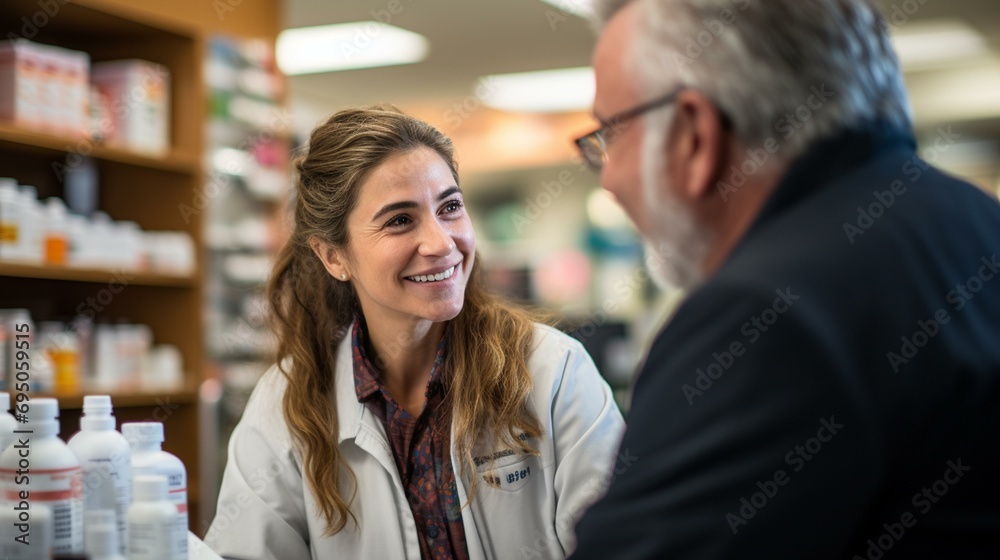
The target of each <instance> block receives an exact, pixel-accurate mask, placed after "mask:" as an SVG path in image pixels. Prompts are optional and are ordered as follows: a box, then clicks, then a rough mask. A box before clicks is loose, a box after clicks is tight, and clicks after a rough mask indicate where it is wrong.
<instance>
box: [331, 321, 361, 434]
mask: <svg viewBox="0 0 1000 560" xmlns="http://www.w3.org/2000/svg"><path fill="white" fill-rule="evenodd" d="M353 328H354V324H353V323H352V324H351V325H350V326H349V327H348V328H347V331H346V332H347V335H346V336H344V338H342V339H341V340H340V343H339V347H338V348H337V367H336V370H335V371H334V373H333V384H334V389H335V391H334V392H335V395H334V398H335V399H336V400H335V401H334V406H335V407H336V409H337V427H338V429H339V431H340V433H339V434H338V438H337V443H338V444H341V443H343V442H344V441H345V440H348V439H356V438H357V437H358V434H359V433H360V432H361V417H362V415H363V414H364V411H365V405H364V403H360V402H358V396H357V392H356V391H355V389H354V363H353V362H352V357H351V335H350V333H351V331H352V329H353Z"/></svg>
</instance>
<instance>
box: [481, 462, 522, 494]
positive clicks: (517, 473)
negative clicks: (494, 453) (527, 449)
mask: <svg viewBox="0 0 1000 560" xmlns="http://www.w3.org/2000/svg"><path fill="white" fill-rule="evenodd" d="M530 476H531V464H530V461H528V460H527V459H525V460H524V461H521V462H519V463H514V464H513V465H508V466H506V467H499V468H496V469H493V470H491V471H487V472H485V473H483V474H482V477H483V480H484V481H486V484H489V485H490V486H492V487H493V488H497V489H499V490H506V491H507V492H515V491H517V490H520V489H521V488H523V487H524V485H525V484H527V483H528V477H530Z"/></svg>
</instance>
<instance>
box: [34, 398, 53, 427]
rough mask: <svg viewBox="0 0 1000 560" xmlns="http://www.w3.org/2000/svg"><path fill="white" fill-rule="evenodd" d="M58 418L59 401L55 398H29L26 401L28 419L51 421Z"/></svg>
mask: <svg viewBox="0 0 1000 560" xmlns="http://www.w3.org/2000/svg"><path fill="white" fill-rule="evenodd" d="M56 418H59V401H57V400H56V399H45V398H38V399H31V400H29V401H28V421H29V422H35V421H42V422H44V421H47V420H48V421H53V420H55V419H56Z"/></svg>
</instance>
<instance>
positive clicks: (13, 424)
mask: <svg viewBox="0 0 1000 560" xmlns="http://www.w3.org/2000/svg"><path fill="white" fill-rule="evenodd" d="M8 410H10V393H0V453H3V452H4V450H6V449H7V447H8V446H9V445H10V444H12V443H14V439H15V438H14V430H16V429H17V428H18V426H17V420H14V417H13V416H11V415H10V412H7V411H8Z"/></svg>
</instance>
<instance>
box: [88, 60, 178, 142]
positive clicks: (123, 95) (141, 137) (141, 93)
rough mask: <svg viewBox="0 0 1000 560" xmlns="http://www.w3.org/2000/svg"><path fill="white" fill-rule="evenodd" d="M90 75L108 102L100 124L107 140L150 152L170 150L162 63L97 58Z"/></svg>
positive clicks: (165, 74)
mask: <svg viewBox="0 0 1000 560" xmlns="http://www.w3.org/2000/svg"><path fill="white" fill-rule="evenodd" d="M90 79H91V82H92V83H93V85H95V86H96V87H97V89H98V90H99V91H100V92H101V94H102V96H104V98H105V99H107V100H108V103H109V106H110V115H109V118H110V122H109V123H102V124H101V129H102V130H101V132H103V133H106V140H107V143H108V144H112V145H118V146H121V147H124V148H127V149H130V150H134V151H137V152H143V153H147V154H151V155H164V154H166V153H167V152H168V151H169V150H170V70H169V69H168V68H167V67H166V66H163V65H162V64H156V63H154V62H148V61H145V60H138V59H129V60H114V61H109V62H97V63H94V65H93V66H92V68H91V73H90ZM105 125H108V126H105Z"/></svg>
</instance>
